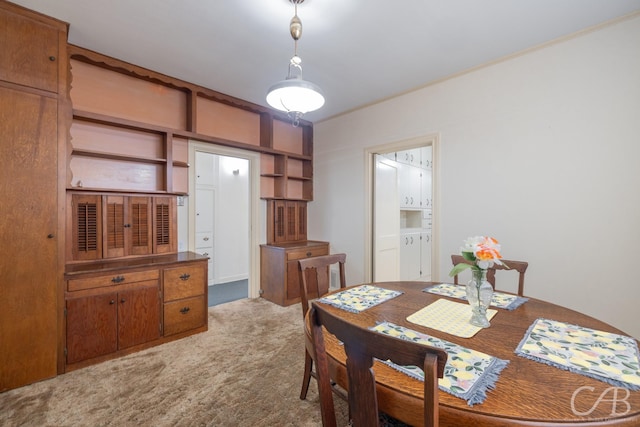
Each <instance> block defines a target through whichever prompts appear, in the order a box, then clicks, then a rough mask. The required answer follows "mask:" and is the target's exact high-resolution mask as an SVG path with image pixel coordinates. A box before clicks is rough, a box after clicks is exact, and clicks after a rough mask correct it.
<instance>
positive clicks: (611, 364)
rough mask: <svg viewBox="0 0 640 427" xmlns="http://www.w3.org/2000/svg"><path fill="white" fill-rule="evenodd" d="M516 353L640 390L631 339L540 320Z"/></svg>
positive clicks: (635, 350) (639, 366)
mask: <svg viewBox="0 0 640 427" xmlns="http://www.w3.org/2000/svg"><path fill="white" fill-rule="evenodd" d="M515 353H516V354H517V355H518V356H522V357H526V358H528V359H531V360H535V361H537V362H541V363H546V364H547V365H551V366H555V367H557V368H560V369H565V370H568V371H571V372H576V373H578V374H582V375H586V376H588V377H591V378H595V379H598V380H601V381H604V382H606V383H608V384H612V385H615V386H618V387H625V388H628V389H630V390H640V364H639V360H640V355H639V353H638V344H637V343H636V341H635V340H634V339H633V338H631V337H627V336H624V335H618V334H613V333H609V332H603V331H598V330H596V329H590V328H584V327H582V326H576V325H572V324H569V323H564V322H558V321H555V320H549V319H542V318H540V319H537V320H536V321H535V322H533V324H532V325H531V326H530V327H529V330H528V331H527V333H526V334H525V336H524V338H523V339H522V341H521V342H520V344H519V345H518V347H517V348H516V352H515Z"/></svg>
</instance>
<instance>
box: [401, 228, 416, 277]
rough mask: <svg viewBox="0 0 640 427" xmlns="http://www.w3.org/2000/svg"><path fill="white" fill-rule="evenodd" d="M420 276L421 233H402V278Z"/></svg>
mask: <svg viewBox="0 0 640 427" xmlns="http://www.w3.org/2000/svg"><path fill="white" fill-rule="evenodd" d="M419 278H420V233H417V232H410V233H402V234H401V235H400V280H418V279H419Z"/></svg>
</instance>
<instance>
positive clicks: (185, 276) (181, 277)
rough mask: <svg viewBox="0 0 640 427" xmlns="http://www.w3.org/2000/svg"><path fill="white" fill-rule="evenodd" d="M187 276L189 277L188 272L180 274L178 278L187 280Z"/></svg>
mask: <svg viewBox="0 0 640 427" xmlns="http://www.w3.org/2000/svg"><path fill="white" fill-rule="evenodd" d="M189 277H191V275H190V274H187V273H184V274H183V275H182V276H180V280H189Z"/></svg>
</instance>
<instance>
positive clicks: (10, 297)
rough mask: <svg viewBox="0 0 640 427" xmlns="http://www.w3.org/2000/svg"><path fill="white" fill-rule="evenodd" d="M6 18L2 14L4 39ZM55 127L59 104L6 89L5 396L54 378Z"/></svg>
mask: <svg viewBox="0 0 640 427" xmlns="http://www.w3.org/2000/svg"><path fill="white" fill-rule="evenodd" d="M0 9H1V8H0ZM3 19H5V13H4V12H3V11H2V10H0V39H1V38H2V37H1V36H2V35H3V34H4V31H5V27H4V21H3ZM54 38H55V39H56V40H57V33H56V34H54ZM45 44H46V43H45ZM6 49H7V45H5V44H3V45H2V47H0V50H1V52H2V53H0V69H4V64H5V62H4V61H5V58H7V59H9V58H10V57H9V56H7V51H6ZM21 49H25V51H24V52H23V53H24V58H29V57H30V55H31V54H32V52H31V51H30V50H29V49H28V48H27V47H26V46H23V47H21ZM9 61H11V59H9ZM22 65H24V64H22V63H16V64H14V66H17V67H20V68H21V67H22ZM20 72H23V71H22V70H21V71H20ZM2 78H6V77H0V79H2ZM56 120H57V101H56V100H55V99H53V98H47V97H43V96H40V95H36V94H31V93H26V92H22V91H19V90H13V89H8V88H4V87H0V123H2V125H1V126H2V136H0V139H1V141H2V142H0V159H2V168H0V195H1V196H2V202H1V203H0V235H1V236H2V245H3V247H2V257H0V295H1V297H0V300H1V301H2V302H3V307H2V310H0V392H2V391H4V390H6V389H9V388H15V387H19V386H22V385H25V384H29V383H32V382H35V381H39V380H42V379H44V378H48V377H52V376H55V375H56V370H57V367H56V363H57V351H58V344H57V333H56V330H57V327H56V324H57V320H56V319H57V312H58V311H57V303H56V300H57V296H56V295H57V291H56V288H57V285H56V282H57V280H58V274H57V272H58V271H59V270H58V264H57V259H58V250H57V247H58V242H59V240H58V239H59V237H58V236H57V228H58V227H57V221H58V213H59V210H58V207H57V200H58V198H57V178H56V172H57V158H58V156H57V145H56V141H57V134H58V131H57V124H56ZM61 237H62V236H60V238H61Z"/></svg>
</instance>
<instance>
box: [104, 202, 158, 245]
mask: <svg viewBox="0 0 640 427" xmlns="http://www.w3.org/2000/svg"><path fill="white" fill-rule="evenodd" d="M104 204H105V215H104V221H103V222H104V224H105V225H104V229H105V230H106V239H105V243H104V244H105V249H104V251H105V254H106V257H107V258H115V257H123V256H127V255H148V254H150V253H151V248H152V245H151V203H150V200H149V198H148V197H129V196H106V197H105V203H104Z"/></svg>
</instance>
